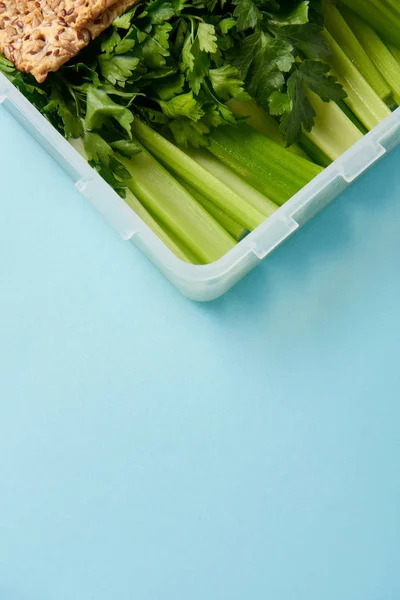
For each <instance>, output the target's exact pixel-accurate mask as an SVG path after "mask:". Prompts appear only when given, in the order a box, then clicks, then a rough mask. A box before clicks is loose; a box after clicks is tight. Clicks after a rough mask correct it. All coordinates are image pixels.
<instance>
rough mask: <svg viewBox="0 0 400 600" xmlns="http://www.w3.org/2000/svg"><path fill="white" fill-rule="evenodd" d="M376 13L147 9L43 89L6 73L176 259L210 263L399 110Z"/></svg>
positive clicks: (397, 50)
mask: <svg viewBox="0 0 400 600" xmlns="http://www.w3.org/2000/svg"><path fill="white" fill-rule="evenodd" d="M367 5H368V10H361V8H360V7H361V6H362V7H364V8H365V2H364V0H363V1H361V0H360V2H358V0H357V1H354V2H353V1H352V0H346V1H345V0H343V4H340V5H339V4H334V3H333V2H332V0H322V1H321V2H309V1H307V0H294V1H293V0H257V1H253V0H228V1H226V2H221V3H220V2H215V0H193V1H192V2H190V3H188V4H183V3H179V2H173V1H170V0H148V2H146V3H143V4H141V5H138V6H137V7H135V8H134V9H132V10H130V11H128V13H126V14H125V15H123V16H122V17H119V18H118V19H117V20H116V21H115V23H114V24H113V26H112V27H111V28H110V29H109V30H108V31H107V32H105V33H104V34H103V35H102V36H100V38H99V39H98V40H96V41H95V42H93V43H92V44H91V45H90V46H89V48H88V49H87V50H86V51H84V52H83V53H82V54H81V55H80V56H79V57H78V59H77V60H74V61H72V62H71V63H70V64H67V65H66V66H64V67H62V69H61V70H60V71H59V72H58V73H57V74H54V75H51V76H50V77H49V78H48V80H47V81H46V82H45V83H44V84H41V85H39V84H37V83H36V82H35V81H34V80H33V78H32V77H31V76H30V75H22V74H21V73H18V72H16V71H15V69H14V68H13V66H12V65H11V64H10V63H9V62H8V61H6V60H4V59H2V58H1V57H0V70H1V71H3V73H4V74H5V75H6V76H7V77H8V78H9V79H10V80H11V81H13V83H14V84H15V85H16V86H17V87H18V88H19V89H20V91H21V92H22V93H24V94H25V95H26V96H27V98H28V99H29V100H30V101H31V102H32V103H33V104H34V105H35V106H36V107H37V108H38V109H39V110H40V111H41V112H42V113H43V114H44V115H45V116H46V117H47V118H48V119H49V120H50V121H51V123H53V125H54V126H55V127H56V128H57V129H58V130H59V131H60V133H61V134H62V135H64V136H65V137H66V138H67V139H69V140H70V141H71V143H72V144H73V145H74V146H75V147H76V148H77V150H78V151H79V152H81V153H82V154H83V155H84V156H85V157H86V158H87V160H88V161H89V162H90V164H91V165H92V166H93V167H94V168H95V169H96V170H97V171H98V172H99V173H100V174H101V175H102V177H103V178H104V179H105V180H106V181H107V182H108V183H109V184H110V185H111V186H113V187H114V189H115V190H116V191H117V192H118V193H119V194H120V195H121V196H122V197H124V198H125V200H126V202H127V203H128V204H129V205H130V206H131V208H132V209H133V210H134V211H135V212H136V213H137V214H138V215H139V216H140V217H141V218H142V219H143V221H145V223H146V224H147V225H148V226H149V227H150V228H151V229H152V230H153V231H154V232H155V233H156V234H157V235H158V236H159V237H160V238H161V239H162V240H163V242H164V243H165V244H166V245H167V246H168V247H169V248H170V250H171V251H172V252H173V253H174V254H175V255H177V256H178V257H179V258H181V259H182V260H184V261H186V262H190V263H195V264H205V263H209V262H213V261H215V260H217V259H219V258H220V257H222V256H223V255H224V254H226V252H228V251H229V250H230V249H231V248H233V247H234V246H235V244H237V243H238V242H240V240H242V239H243V237H245V236H246V235H247V234H248V233H249V232H251V231H253V230H254V229H255V228H256V227H258V226H259V225H260V224H261V223H262V222H263V221H264V220H265V219H266V218H268V217H269V216H270V215H272V214H273V213H274V212H275V211H276V210H277V209H278V208H279V206H280V205H282V204H283V203H284V202H286V201H287V200H288V199H290V198H291V197H292V196H293V195H294V194H296V193H297V192H298V191H299V190H300V189H301V188H302V187H303V186H305V185H306V184H307V183H308V182H309V181H310V180H311V179H313V178H314V177H315V176H316V175H318V174H319V173H320V172H321V171H322V170H323V168H324V167H326V166H327V165H329V164H330V163H331V162H332V161H334V160H335V159H336V158H338V157H339V156H340V155H341V154H343V153H344V152H345V151H346V150H348V149H349V148H350V147H351V146H352V145H353V144H354V143H356V142H357V141H358V140H360V139H361V138H362V136H363V135H364V134H365V133H366V132H367V131H369V130H371V129H372V128H373V127H375V126H376V125H377V124H378V123H379V122H380V121H382V120H383V119H384V118H385V117H387V116H388V115H389V114H390V113H391V110H392V109H393V108H395V107H396V106H397V105H398V104H399V102H400V47H399V46H400V38H399V36H396V35H394V32H395V30H396V27H397V32H398V33H399V32H400V27H399V26H398V25H399V23H400V21H397V19H400V8H397V0H369V2H368V3H367ZM352 9H354V10H352ZM376 11H380V16H379V19H377V18H375V17H376ZM361 13H362V14H361ZM362 17H364V18H365V20H364V19H363V18H362Z"/></svg>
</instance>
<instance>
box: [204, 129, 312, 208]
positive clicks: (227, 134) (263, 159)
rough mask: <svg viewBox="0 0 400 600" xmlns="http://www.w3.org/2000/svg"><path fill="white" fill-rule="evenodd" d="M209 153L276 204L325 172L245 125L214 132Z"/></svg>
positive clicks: (281, 202)
mask: <svg viewBox="0 0 400 600" xmlns="http://www.w3.org/2000/svg"><path fill="white" fill-rule="evenodd" d="M209 150H210V151H211V152H212V153H213V154H215V156H217V157H218V158H219V159H220V160H222V162H224V163H225V164H226V165H227V166H228V167H229V168H231V169H232V170H233V171H235V172H236V173H237V174H238V175H239V176H240V177H242V178H243V179H244V180H245V181H247V182H248V183H249V184H250V185H252V186H253V187H255V188H256V189H257V190H259V191H260V192H261V193H263V194H266V195H267V196H268V197H269V198H271V199H272V200H273V201H274V202H276V203H277V204H283V203H284V202H286V200H288V199H289V198H291V197H292V196H293V195H294V194H296V192H298V191H299V190H300V189H301V188H302V187H303V186H304V185H305V184H306V183H308V182H309V181H310V180H311V179H313V177H315V176H316V175H318V174H319V173H320V172H321V171H322V168H321V167H319V166H317V165H315V164H314V163H312V162H311V161H309V160H306V159H304V158H301V157H300V156H296V155H295V154H292V153H290V152H288V150H287V149H285V148H282V147H281V146H279V145H278V144H276V143H275V142H273V141H272V140H270V139H269V138H267V137H265V136H264V135H262V134H260V133H259V132H258V131H255V130H254V129H252V128H251V127H250V126H249V125H247V124H246V123H242V124H241V125H239V126H237V127H231V126H229V125H228V126H221V127H217V128H216V129H214V130H213V131H212V132H211V134H210V136H209Z"/></svg>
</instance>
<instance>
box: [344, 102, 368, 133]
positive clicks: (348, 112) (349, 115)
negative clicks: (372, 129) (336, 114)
mask: <svg viewBox="0 0 400 600" xmlns="http://www.w3.org/2000/svg"><path fill="white" fill-rule="evenodd" d="M337 105H338V107H339V108H340V110H341V111H342V112H344V114H345V115H346V117H347V118H348V119H350V121H351V122H352V123H353V125H355V126H356V127H357V129H358V131H360V132H361V133H362V134H363V135H365V134H367V133H368V129H367V128H366V127H364V125H363V124H362V123H361V121H360V119H357V117H356V115H355V114H354V113H353V111H352V110H351V109H350V108H349V107H348V106H347V104H346V102H345V101H344V100H339V102H338V103H337Z"/></svg>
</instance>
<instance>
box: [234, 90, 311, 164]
mask: <svg viewBox="0 0 400 600" xmlns="http://www.w3.org/2000/svg"><path fill="white" fill-rule="evenodd" d="M228 107H229V108H230V109H231V111H232V112H233V114H234V115H235V117H238V118H243V117H248V118H247V120H246V123H248V124H249V125H250V126H251V127H253V128H254V129H256V130H257V131H259V132H260V133H262V134H263V135H265V136H267V137H269V138H270V139H271V140H273V141H274V142H276V143H277V144H279V145H280V146H285V140H284V138H283V136H282V134H281V132H280V131H279V125H278V123H277V122H276V121H275V119H274V118H273V117H271V115H269V114H268V113H267V112H266V111H264V109H262V108H261V107H260V106H258V104H257V102H256V101H255V100H249V101H246V102H244V101H243V100H229V102H228ZM288 150H290V152H293V153H294V154H298V155H299V156H302V157H303V158H309V156H308V155H307V154H306V153H305V152H304V150H303V149H302V148H301V147H300V146H299V145H298V144H292V145H291V146H289V147H288Z"/></svg>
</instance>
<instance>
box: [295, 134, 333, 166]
mask: <svg viewBox="0 0 400 600" xmlns="http://www.w3.org/2000/svg"><path fill="white" fill-rule="evenodd" d="M300 144H301V147H302V148H303V150H304V151H305V152H306V153H307V156H309V157H310V159H311V160H312V161H313V162H314V163H315V164H316V165H319V166H320V167H329V165H331V164H332V160H331V159H330V158H329V157H328V156H327V155H326V154H325V152H323V151H322V150H321V148H318V146H317V145H316V144H314V142H312V141H311V140H310V139H309V138H308V137H306V136H305V135H304V133H303V134H302V135H301V138H300Z"/></svg>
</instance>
